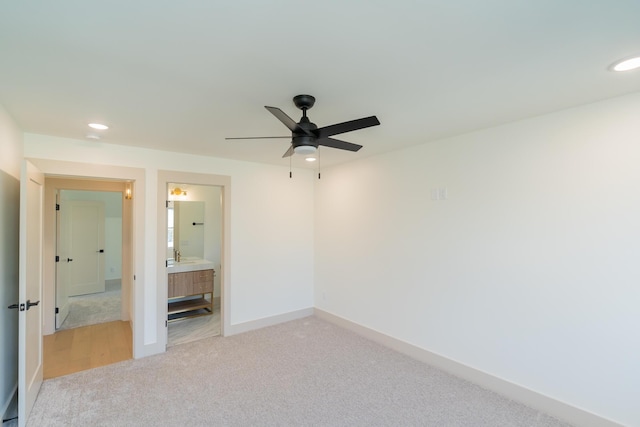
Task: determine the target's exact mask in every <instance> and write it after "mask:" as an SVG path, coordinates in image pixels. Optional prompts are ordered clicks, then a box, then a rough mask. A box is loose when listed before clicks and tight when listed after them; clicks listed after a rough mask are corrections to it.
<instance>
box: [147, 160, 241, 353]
mask: <svg viewBox="0 0 640 427" xmlns="http://www.w3.org/2000/svg"><path fill="white" fill-rule="evenodd" d="M178 188H179V189H180V190H181V191H176V193H179V194H175V193H174V194H173V195H171V194H169V193H170V191H175V190H177V189H178ZM185 192H186V195H185V194H184V193H185ZM199 192H202V193H203V194H204V193H206V192H212V194H213V195H208V196H204V195H203V196H202V197H204V198H200V197H199V200H200V201H202V200H207V198H208V200H210V202H209V203H207V206H206V207H205V210H204V215H205V217H203V218H206V219H203V220H202V221H199V220H195V219H194V220H191V221H187V222H188V224H190V225H189V226H188V228H190V230H185V231H183V230H179V229H178V228H176V226H175V224H176V223H175V222H172V227H170V226H169V215H171V214H173V213H175V211H173V210H170V209H169V204H170V203H172V202H174V201H179V202H181V201H186V199H187V198H190V197H191V195H193V196H196V195H197V194H198V193H199ZM230 194H231V178H230V177H228V176H222V175H211V174H197V173H189V172H178V171H158V196H157V197H158V219H159V221H158V229H157V235H158V237H159V239H158V243H159V244H158V252H157V263H158V264H157V265H158V269H157V280H158V296H160V297H161V298H163V303H162V305H161V306H160V307H159V310H158V314H159V315H160V319H161V320H162V323H163V324H164V326H165V337H166V338H165V341H164V343H165V347H166V346H167V345H171V344H176V343H177V342H176V340H173V339H172V340H171V342H169V340H168V333H169V331H170V329H171V330H175V329H177V327H176V326H177V325H178V324H179V323H180V322H183V323H186V322H187V321H188V322H189V323H194V324H195V323H200V322H203V323H204V322H206V321H207V320H206V319H210V320H213V316H210V315H204V316H200V317H193V318H190V319H188V320H179V321H177V322H170V321H169V320H170V317H169V303H170V302H171V301H169V299H170V294H169V286H168V282H169V273H171V272H177V270H175V268H174V267H169V263H170V262H174V261H175V256H176V254H174V252H173V250H174V249H177V250H179V251H180V252H181V256H182V255H185V256H186V257H187V258H194V259H193V260H191V259H188V260H183V261H187V262H193V263H194V264H196V263H201V262H202V263H208V262H209V263H211V265H207V266H206V268H204V270H205V271H200V273H197V275H198V278H197V280H195V281H192V282H190V283H193V289H196V288H197V289H198V295H197V296H195V297H194V298H201V297H202V298H203V300H204V301H199V302H198V301H196V302H193V301H192V302H188V303H187V304H189V305H190V304H198V305H200V303H201V305H203V306H204V307H205V310H206V309H207V308H211V309H212V311H213V312H214V315H218V313H219V315H218V316H217V317H218V318H219V325H216V326H214V327H213V328H215V330H217V331H219V333H217V334H219V335H220V336H225V335H226V333H227V328H228V325H229V324H230V320H229V318H230V310H229V307H230V301H229V298H228V295H229V294H228V280H229V274H228V272H229V264H230V258H229V254H230V245H229V242H230V228H231V227H230V224H229V218H230ZM176 196H177V197H176ZM194 200H195V198H194ZM174 209H175V207H174ZM213 209H217V214H212V213H208V212H210V211H211V210H213ZM199 211H200V210H199V209H197V210H196V211H195V212H199ZM177 216H180V214H179V213H178V215H177ZM183 219H184V218H183ZM194 222H195V223H196V225H195V226H194V225H193V223H194ZM207 222H208V223H209V225H207ZM200 223H204V224H200ZM214 225H215V227H214ZM200 228H201V230H202V231H201V232H202V233H203V234H205V235H206V236H211V235H212V234H214V235H215V234H216V233H217V237H214V238H211V237H206V239H204V238H203V245H204V251H203V254H202V256H201V255H200V253H199V252H198V253H195V252H194V253H192V252H193V251H192V250H195V249H196V248H199V246H200V237H198V234H197V233H196V234H193V233H195V232H196V231H198V230H196V229H200ZM199 232H200V231H198V233H199ZM173 233H176V234H173ZM172 236H173V245H174V246H173V247H170V243H169V240H170V237H172ZM192 239H193V244H192ZM205 242H206V243H205ZM185 244H186V245H185ZM195 258H202V259H201V260H199V261H198V260H195ZM207 258H208V259H207ZM192 267H197V268H196V269H198V268H200V267H202V265H199V266H195V265H193V264H192V265H191V266H188V267H185V268H186V270H192ZM171 268H174V269H173V270H172V269H171ZM201 270H202V269H201ZM206 270H208V271H206ZM211 270H215V272H214V273H213V290H212V292H211V297H212V307H211V306H210V304H209V303H208V301H207V298H208V297H209V296H208V295H207V294H208V293H209V292H210V291H209V288H208V287H207V286H208V284H207V282H208V280H209V279H208V276H207V275H208V274H210V273H211ZM194 273H196V272H195V271H194ZM200 276H202V277H200ZM174 278H175V277H174ZM199 286H202V287H199ZM187 290H188V288H187ZM201 291H203V292H201ZM200 292H201V293H200ZM179 293H180V292H179ZM185 293H187V292H185ZM191 293H192V294H193V293H196V292H191ZM171 295H172V297H175V296H176V295H174V293H173V292H172V294H171ZM180 296H182V295H180ZM218 307H219V308H218ZM216 310H218V311H217V312H216ZM172 312H174V314H175V310H172ZM202 314H205V313H202ZM185 329H189V328H187V327H186V326H185ZM192 338H195V339H200V338H198V336H197V334H194V336H192V337H191V338H187V339H188V340H192Z"/></svg>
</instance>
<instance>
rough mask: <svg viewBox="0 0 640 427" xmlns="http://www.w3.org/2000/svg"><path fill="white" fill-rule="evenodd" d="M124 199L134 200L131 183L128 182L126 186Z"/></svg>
mask: <svg viewBox="0 0 640 427" xmlns="http://www.w3.org/2000/svg"><path fill="white" fill-rule="evenodd" d="M124 198H125V199H126V200H131V199H133V190H132V188H131V182H130V181H127V183H126V184H125V185H124Z"/></svg>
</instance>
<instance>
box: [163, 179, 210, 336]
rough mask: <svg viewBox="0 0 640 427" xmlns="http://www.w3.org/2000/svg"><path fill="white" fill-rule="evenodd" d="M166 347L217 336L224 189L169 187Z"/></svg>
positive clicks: (201, 186)
mask: <svg viewBox="0 0 640 427" xmlns="http://www.w3.org/2000/svg"><path fill="white" fill-rule="evenodd" d="M166 207H167V234H166V235H167V241H166V247H167V259H166V263H167V274H168V279H167V280H168V299H167V301H168V302H167V304H168V309H167V310H168V331H167V347H171V346H174V345H178V344H183V343H187V342H191V341H196V340H199V339H203V338H208V337H214V336H219V335H220V334H221V330H220V277H219V275H218V274H216V272H219V271H220V265H221V249H222V187H220V186H215V185H194V184H187V183H179V182H170V183H168V184H167V203H166Z"/></svg>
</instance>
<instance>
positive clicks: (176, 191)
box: [171, 187, 187, 196]
mask: <svg viewBox="0 0 640 427" xmlns="http://www.w3.org/2000/svg"><path fill="white" fill-rule="evenodd" d="M171 195H172V196H186V195H187V192H186V191H185V190H183V189H182V188H180V187H176V188H174V189H173V190H171Z"/></svg>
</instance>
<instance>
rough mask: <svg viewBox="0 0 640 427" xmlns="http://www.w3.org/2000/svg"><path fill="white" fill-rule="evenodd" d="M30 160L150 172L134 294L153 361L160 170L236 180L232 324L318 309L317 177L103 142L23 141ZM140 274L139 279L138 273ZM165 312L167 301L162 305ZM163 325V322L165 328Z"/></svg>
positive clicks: (139, 191) (141, 193) (139, 193)
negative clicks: (315, 253) (137, 289)
mask: <svg viewBox="0 0 640 427" xmlns="http://www.w3.org/2000/svg"><path fill="white" fill-rule="evenodd" d="M24 150H25V157H29V158H41V159H50V160H57V161H71V162H85V163H97V164H103V165H115V166H129V167H136V168H144V170H145V186H144V187H142V188H139V187H138V186H135V188H134V199H135V198H136V197H144V206H145V213H144V224H138V227H140V226H143V227H144V243H143V245H144V248H142V251H143V253H144V255H143V257H144V262H143V264H144V275H143V276H142V277H144V279H143V280H140V276H138V280H137V281H136V287H141V288H142V289H143V290H144V292H143V293H141V294H140V295H144V301H136V302H135V310H136V317H137V316H138V314H139V313H140V312H143V317H144V333H143V335H144V343H145V345H146V346H147V347H148V348H149V350H147V354H150V353H152V352H154V351H160V350H159V349H158V348H156V347H154V343H158V342H160V339H159V334H162V333H164V331H162V330H160V326H158V325H160V322H157V319H156V317H157V314H156V313H157V311H158V307H159V305H158V304H159V303H161V302H160V296H159V293H158V289H157V287H156V285H155V284H156V282H157V280H156V279H157V265H156V264H157V261H156V259H157V257H156V254H157V245H159V244H160V245H161V244H163V243H164V242H163V241H162V240H163V239H160V240H158V238H157V236H156V230H157V229H158V206H159V203H158V200H157V198H158V196H157V194H158V188H157V184H158V178H157V172H158V170H175V171H188V172H194V173H209V174H217V175H226V176H230V177H231V195H232V196H231V201H230V203H231V207H230V209H231V218H230V219H229V220H230V223H231V236H230V238H231V253H230V254H228V256H229V257H230V262H231V268H230V269H231V272H230V280H231V282H230V289H227V292H228V295H229V298H230V322H231V325H237V324H242V323H244V322H249V321H252V320H257V319H261V318H266V317H270V316H275V315H278V314H282V313H289V312H292V311H297V310H301V309H306V308H309V307H312V306H313V228H312V227H310V226H309V221H308V220H309V218H312V217H313V173H312V171H305V170H300V171H296V174H295V178H294V179H289V174H288V170H287V169H286V168H282V167H278V166H270V165H262V164H255V163H248V162H238V161H232V160H226V159H219V158H210V157H203V156H193V155H188V154H182V153H169V152H162V151H155V150H148V149H141V148H135V147H126V146H118V145H114V144H108V143H104V142H99V143H96V142H92V141H91V142H89V141H80V140H71V139H65V138H55V137H49V136H43V135H34V134H25V149H24ZM138 274H139V272H138ZM164 304H165V306H166V300H165V302H164ZM162 324H163V323H162Z"/></svg>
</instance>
